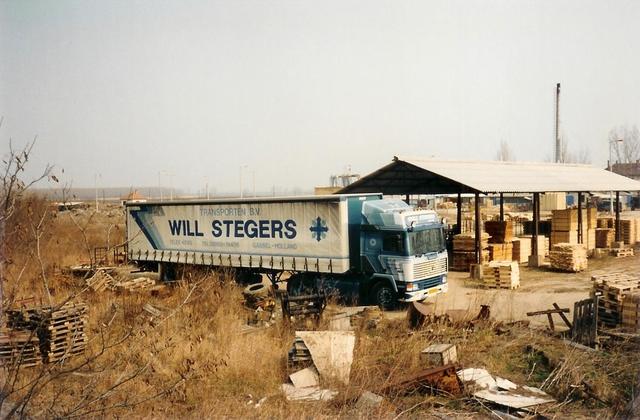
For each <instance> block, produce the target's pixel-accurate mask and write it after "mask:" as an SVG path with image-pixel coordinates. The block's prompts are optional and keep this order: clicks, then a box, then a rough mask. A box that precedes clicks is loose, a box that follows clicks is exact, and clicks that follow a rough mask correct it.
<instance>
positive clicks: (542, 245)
mask: <svg viewBox="0 0 640 420" xmlns="http://www.w3.org/2000/svg"><path fill="white" fill-rule="evenodd" d="M519 238H520V239H521V240H522V239H525V240H528V242H529V244H531V247H530V249H529V255H532V253H533V237H532V236H520V237H519ZM538 254H539V255H549V238H547V237H546V236H542V235H538ZM529 255H527V261H528V258H529Z"/></svg>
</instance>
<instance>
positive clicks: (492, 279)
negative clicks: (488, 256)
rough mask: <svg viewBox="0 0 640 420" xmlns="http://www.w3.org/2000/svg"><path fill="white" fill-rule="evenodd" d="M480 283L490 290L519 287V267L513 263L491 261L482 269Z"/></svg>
mask: <svg viewBox="0 0 640 420" xmlns="http://www.w3.org/2000/svg"><path fill="white" fill-rule="evenodd" d="M482 281H483V284H484V286H485V287H489V288H492V289H516V288H518V287H520V266H519V265H518V263H517V262H515V261H491V262H490V263H489V264H488V265H485V266H484V267H483V272H482Z"/></svg>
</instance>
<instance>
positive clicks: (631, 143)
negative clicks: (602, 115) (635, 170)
mask: <svg viewBox="0 0 640 420" xmlns="http://www.w3.org/2000/svg"><path fill="white" fill-rule="evenodd" d="M618 140H622V142H619V141H618ZM609 142H610V143H611V144H612V146H611V147H613V152H614V154H615V157H616V161H617V162H620V163H633V162H635V161H637V160H638V159H640V130H638V126H637V125H634V126H633V127H629V126H628V125H619V126H617V127H614V128H612V129H611V130H609Z"/></svg>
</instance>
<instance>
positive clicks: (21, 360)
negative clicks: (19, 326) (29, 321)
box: [0, 330, 42, 367]
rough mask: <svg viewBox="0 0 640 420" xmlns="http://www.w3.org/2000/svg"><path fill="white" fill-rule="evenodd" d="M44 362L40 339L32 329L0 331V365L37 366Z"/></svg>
mask: <svg viewBox="0 0 640 420" xmlns="http://www.w3.org/2000/svg"><path fill="white" fill-rule="evenodd" d="M41 362H42V356H41V355H40V341H39V340H38V336H37V334H35V333H34V332H32V331H19V330H18V331H12V330H3V331H0V366H2V367H11V366H17V365H20V366H23V367H28V366H36V365H38V364H40V363H41Z"/></svg>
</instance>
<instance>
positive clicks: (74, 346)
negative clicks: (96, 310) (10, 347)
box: [6, 302, 87, 364]
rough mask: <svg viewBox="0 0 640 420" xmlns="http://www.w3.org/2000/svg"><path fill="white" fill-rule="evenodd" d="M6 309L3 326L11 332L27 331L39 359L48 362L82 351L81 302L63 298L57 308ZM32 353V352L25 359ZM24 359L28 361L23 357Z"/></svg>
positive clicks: (84, 340) (83, 311)
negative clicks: (5, 323) (66, 300)
mask: <svg viewBox="0 0 640 420" xmlns="http://www.w3.org/2000/svg"><path fill="white" fill-rule="evenodd" d="M6 313H7V326H8V327H9V328H10V329H11V330H13V331H14V332H20V333H24V334H28V335H30V336H31V337H32V338H31V340H32V341H33V343H37V347H38V350H39V356H40V358H41V360H42V361H43V362H45V363H52V362H56V361H59V360H63V359H66V358H68V357H70V356H72V355H76V354H80V353H83V352H84V349H85V347H86V344H87V336H86V334H85V328H86V325H87V315H86V314H87V305H86V304H85V303H82V302H79V303H73V302H67V303H66V304H64V305H62V306H61V307H59V308H55V307H50V306H41V307H35V308H28V309H9V310H7V312H6ZM23 337H25V336H24V335H23ZM31 345H32V344H29V346H31ZM34 345H35V344H34ZM35 357H36V355H35V354H34V356H33V357H32V358H31V359H29V360H32V359H33V358H35ZM25 363H27V364H29V363H30V362H26V360H25Z"/></svg>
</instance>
